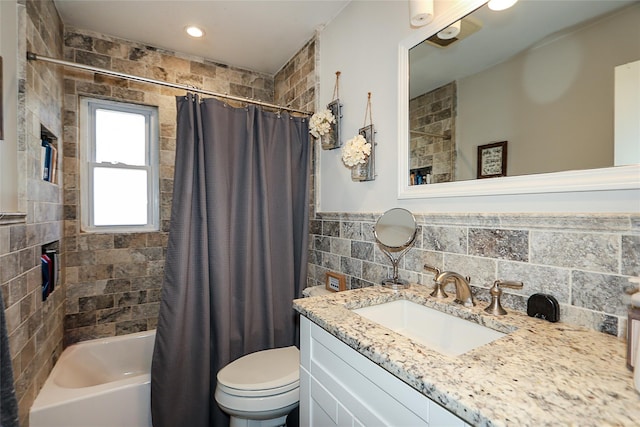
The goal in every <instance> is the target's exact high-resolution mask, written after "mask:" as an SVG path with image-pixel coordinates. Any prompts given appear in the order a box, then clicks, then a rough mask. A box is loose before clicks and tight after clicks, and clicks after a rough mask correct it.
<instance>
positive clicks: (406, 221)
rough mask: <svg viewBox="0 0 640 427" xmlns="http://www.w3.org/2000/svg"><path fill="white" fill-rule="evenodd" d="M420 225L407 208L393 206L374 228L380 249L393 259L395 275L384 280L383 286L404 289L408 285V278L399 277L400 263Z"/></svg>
mask: <svg viewBox="0 0 640 427" xmlns="http://www.w3.org/2000/svg"><path fill="white" fill-rule="evenodd" d="M417 231H418V226H417V225H416V220H415V218H414V217H413V214H412V213H411V212H409V211H408V210H406V209H402V208H393V209H389V210H388V211H386V212H385V213H384V214H383V215H382V216H381V217H380V218H378V221H377V222H376V225H375V227H374V230H373V234H374V235H375V238H376V241H377V242H378V243H379V244H380V249H381V250H382V252H384V254H385V255H386V256H387V257H388V258H389V260H390V261H391V265H392V266H393V276H392V277H391V278H387V279H384V280H383V281H382V285H383V286H387V287H389V288H391V289H396V290H397V289H402V288H406V287H407V286H408V282H407V281H406V280H403V279H400V278H399V277H398V263H399V262H400V259H401V258H402V256H403V255H404V254H405V253H406V252H407V251H408V250H409V249H410V248H411V245H413V242H414V241H415V239H416V234H417Z"/></svg>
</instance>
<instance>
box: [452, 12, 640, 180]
mask: <svg viewBox="0 0 640 427" xmlns="http://www.w3.org/2000/svg"><path fill="white" fill-rule="evenodd" d="M638 22H640V5H638V4H636V5H635V6H634V7H632V8H626V9H623V10H622V11H621V12H619V13H617V14H616V15H615V16H611V17H608V18H605V19H604V20H602V21H601V22H598V23H597V24H593V23H591V24H589V25H586V26H583V27H581V28H580V29H577V30H576V31H574V32H572V33H570V34H566V35H565V36H564V37H561V38H557V39H555V40H552V41H548V42H546V43H544V44H539V45H538V46H534V47H533V48H530V49H528V50H526V51H524V52H522V53H520V54H518V55H516V56H515V57H513V58H512V59H510V60H509V61H507V62H504V63H502V64H499V65H497V66H495V67H493V68H490V69H488V70H486V71H483V72H480V73H478V74H475V75H473V76H471V77H467V78H465V79H461V80H460V81H459V82H458V123H457V129H456V131H457V141H456V142H457V147H458V153H459V156H458V162H457V165H456V179H458V180H464V179H475V176H476V153H477V150H476V147H477V146H478V145H483V144H488V143H491V142H496V141H508V142H509V146H508V153H509V157H508V168H507V169H508V175H509V176H512V175H525V174H531V173H541V172H558V171H563V170H575V169H591V168H600V167H610V166H613V134H614V132H613V123H614V120H613V119H614V115H613V106H614V98H613V95H614V90H613V88H614V68H615V67H616V66H617V65H621V64H626V63H628V62H631V61H632V60H635V59H638V55H640V34H639V31H638Z"/></svg>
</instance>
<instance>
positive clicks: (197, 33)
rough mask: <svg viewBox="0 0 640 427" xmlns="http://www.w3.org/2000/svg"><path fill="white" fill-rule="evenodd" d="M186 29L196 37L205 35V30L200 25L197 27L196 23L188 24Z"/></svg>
mask: <svg viewBox="0 0 640 427" xmlns="http://www.w3.org/2000/svg"><path fill="white" fill-rule="evenodd" d="M184 30H185V31H186V32H187V34H189V35H190V36H191V37H193V38H195V39H199V38H200V37H204V30H203V29H202V28H200V27H196V26H195V25H188V26H186V27H185V28H184Z"/></svg>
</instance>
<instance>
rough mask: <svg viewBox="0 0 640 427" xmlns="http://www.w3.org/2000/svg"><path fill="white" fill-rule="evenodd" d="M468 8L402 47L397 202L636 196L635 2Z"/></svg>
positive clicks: (638, 36)
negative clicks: (631, 192)
mask: <svg viewBox="0 0 640 427" xmlns="http://www.w3.org/2000/svg"><path fill="white" fill-rule="evenodd" d="M460 3H465V2H460ZM467 3H468V2H467ZM471 3H472V4H471V5H469V4H465V5H460V6H458V7H457V8H456V10H455V11H453V12H452V15H450V16H448V17H442V18H441V19H440V21H438V20H437V19H436V21H437V22H434V24H432V25H430V26H429V27H428V28H427V29H425V31H424V33H423V38H420V40H416V37H415V36H414V37H413V38H411V39H408V40H406V41H403V42H402V43H401V44H400V55H399V60H400V66H399V72H400V73H401V74H400V75H399V114H398V120H399V122H398V127H399V140H400V142H399V169H398V180H399V196H400V198H415V197H442V196H456V195H481V194H519V193H534V192H536V193H539V192H546V191H549V192H554V191H556V192H558V191H581V190H584V191H588V190H600V189H624V188H637V187H638V185H639V181H640V178H639V176H640V175H639V171H640V167H639V166H638V163H640V160H639V159H640V140H639V139H638V133H637V132H638V127H640V125H639V124H638V123H640V110H636V111H635V112H634V113H633V114H631V116H630V117H631V119H629V118H628V116H629V111H628V109H626V107H624V106H623V105H624V102H628V101H623V102H621V101H620V98H624V97H627V96H628V94H629V93H634V94H635V95H633V96H632V98H633V97H635V100H633V99H632V100H631V104H633V103H634V102H635V103H636V109H637V108H638V106H637V103H638V97H639V95H638V93H639V91H640V89H639V88H640V83H639V82H640V26H638V22H640V1H637V0H636V1H622V0H615V1H611V0H584V1H583V0H576V1H533V0H520V1H519V2H518V3H516V4H515V5H514V6H513V7H512V8H511V9H508V10H505V11H500V12H496V11H492V10H489V8H488V7H487V6H486V5H482V2H480V1H478V2H471ZM473 3H475V6H474V4H473ZM478 6H480V7H478ZM465 8H466V9H465ZM454 14H457V15H454ZM453 22H456V24H460V32H459V34H458V35H457V36H456V37H455V38H454V39H441V38H440V37H438V35H437V33H438V32H439V31H440V30H442V29H443V28H446V27H447V26H448V25H450V24H451V23H453ZM624 85H630V86H628V87H629V89H626V90H625V89H622V90H621V89H620V87H623V88H624V87H625V86H624ZM616 88H617V90H618V94H617V95H616V94H615V91H616ZM616 103H617V104H616ZM625 115H626V116H627V118H625ZM625 121H626V123H627V126H628V123H631V127H632V129H631V131H630V132H626V133H625V131H624V127H623V128H620V123H623V126H624V122H625ZM634 123H635V125H634ZM614 129H615V131H614ZM620 129H623V130H622V131H621V130H620ZM634 132H635V133H634ZM485 177H489V179H480V178H485Z"/></svg>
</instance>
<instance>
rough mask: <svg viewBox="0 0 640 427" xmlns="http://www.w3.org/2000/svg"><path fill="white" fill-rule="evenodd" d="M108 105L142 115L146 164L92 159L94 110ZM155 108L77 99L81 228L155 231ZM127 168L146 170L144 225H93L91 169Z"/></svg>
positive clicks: (112, 230)
mask: <svg viewBox="0 0 640 427" xmlns="http://www.w3.org/2000/svg"><path fill="white" fill-rule="evenodd" d="M98 109H109V110H114V111H121V112H127V113H136V114H142V115H144V116H145V124H146V126H145V127H146V129H147V135H146V138H145V145H146V147H145V148H146V152H147V165H146V166H133V165H121V164H112V163H95V156H94V149H95V120H94V118H95V112H96V110H98ZM158 140H159V138H158V109H157V108H155V107H150V106H144V105H136V104H129V103H125V102H118V101H108V100H104V99H95V98H84V97H83V98H81V99H80V144H79V146H80V229H81V230H82V231H84V232H94V233H136V232H150V231H158V230H159V229H160V215H159V211H160V208H159V205H160V200H159V175H158V170H159V154H158V145H159V144H158ZM96 166H99V167H107V168H126V169H128V170H134V169H139V170H146V171H148V173H147V179H148V182H147V194H148V200H149V203H148V205H147V224H144V225H139V224H137V225H95V223H94V217H93V212H92V210H93V191H92V183H93V169H94V168H95V167H96Z"/></svg>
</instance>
